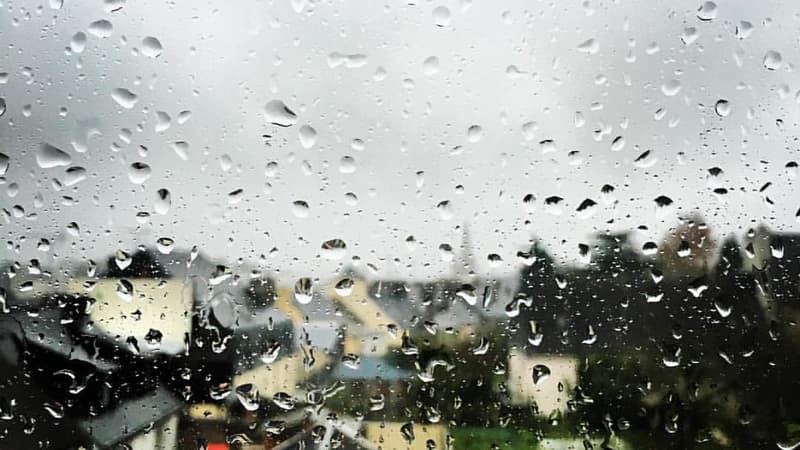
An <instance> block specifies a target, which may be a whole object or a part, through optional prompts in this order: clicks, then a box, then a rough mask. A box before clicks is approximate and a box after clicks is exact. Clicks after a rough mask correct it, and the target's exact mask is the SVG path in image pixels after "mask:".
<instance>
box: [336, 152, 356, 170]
mask: <svg viewBox="0 0 800 450" xmlns="http://www.w3.org/2000/svg"><path fill="white" fill-rule="evenodd" d="M355 171H356V159H355V158H353V157H352V156H342V159H340V160H339V172H341V173H345V174H350V173H353V172H355Z"/></svg>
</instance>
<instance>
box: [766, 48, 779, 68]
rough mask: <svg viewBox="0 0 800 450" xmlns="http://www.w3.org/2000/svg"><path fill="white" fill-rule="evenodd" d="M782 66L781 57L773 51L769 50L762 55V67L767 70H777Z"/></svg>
mask: <svg viewBox="0 0 800 450" xmlns="http://www.w3.org/2000/svg"><path fill="white" fill-rule="evenodd" d="M782 65H783V56H781V54H780V53H778V52H776V51H775V50H770V51H768V52H767V53H766V54H764V67H765V68H766V69H767V70H778V69H780V68H781V66H782Z"/></svg>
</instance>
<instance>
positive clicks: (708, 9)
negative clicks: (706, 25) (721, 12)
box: [697, 2, 718, 22]
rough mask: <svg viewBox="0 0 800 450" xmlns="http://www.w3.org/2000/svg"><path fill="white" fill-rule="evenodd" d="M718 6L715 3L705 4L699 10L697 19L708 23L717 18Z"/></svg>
mask: <svg viewBox="0 0 800 450" xmlns="http://www.w3.org/2000/svg"><path fill="white" fill-rule="evenodd" d="M717 9H718V8H717V4H716V3H714V2H703V4H701V5H700V7H698V8H697V18H698V19H700V20H702V21H704V22H707V21H709V20H713V19H714V18H716V17H717Z"/></svg>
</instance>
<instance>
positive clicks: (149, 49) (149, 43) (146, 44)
mask: <svg viewBox="0 0 800 450" xmlns="http://www.w3.org/2000/svg"><path fill="white" fill-rule="evenodd" d="M162 50H163V47H161V42H160V41H159V40H158V39H156V38H154V37H153V36H147V37H146V38H144V39H142V49H141V51H142V54H143V55H144V56H147V57H149V58H158V56H159V55H161V51H162Z"/></svg>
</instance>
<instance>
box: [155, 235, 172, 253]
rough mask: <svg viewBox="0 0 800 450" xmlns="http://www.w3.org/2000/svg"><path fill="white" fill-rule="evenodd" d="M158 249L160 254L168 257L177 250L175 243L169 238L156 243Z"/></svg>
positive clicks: (159, 239)
mask: <svg viewBox="0 0 800 450" xmlns="http://www.w3.org/2000/svg"><path fill="white" fill-rule="evenodd" d="M156 248H158V251H159V252H160V253H162V254H164V255H168V254H170V253H172V249H173V248H175V241H174V240H173V239H171V238H168V237H161V238H158V240H157V241H156Z"/></svg>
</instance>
